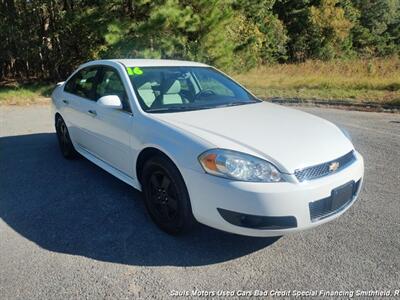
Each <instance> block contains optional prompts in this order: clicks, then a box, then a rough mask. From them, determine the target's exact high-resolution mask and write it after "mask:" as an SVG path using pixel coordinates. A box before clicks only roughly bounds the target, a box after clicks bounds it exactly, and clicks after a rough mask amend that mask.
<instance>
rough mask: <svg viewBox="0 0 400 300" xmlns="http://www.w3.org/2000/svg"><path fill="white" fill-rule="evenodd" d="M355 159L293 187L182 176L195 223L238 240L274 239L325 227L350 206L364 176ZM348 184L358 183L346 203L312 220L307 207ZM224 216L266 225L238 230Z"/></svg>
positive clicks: (290, 184) (190, 174)
mask: <svg viewBox="0 0 400 300" xmlns="http://www.w3.org/2000/svg"><path fill="white" fill-rule="evenodd" d="M356 158H357V159H356V161H355V162H354V163H353V164H351V165H350V166H348V167H347V168H345V169H343V170H341V171H339V172H337V173H335V174H332V175H329V176H326V177H322V178H319V179H315V180H312V181H308V182H302V183H299V182H296V181H297V180H296V179H295V177H294V176H293V177H292V180H291V181H292V182H282V183H257V182H241V181H232V180H228V179H225V178H219V177H216V176H211V175H209V174H205V173H204V172H199V171H195V170H189V169H184V170H182V173H183V177H184V178H185V182H186V185H187V188H188V191H189V195H190V199H191V204H192V210H193V215H194V217H195V218H196V220H197V221H199V222H200V223H203V224H205V225H208V226H210V227H214V228H217V229H220V230H224V231H227V232H231V233H236V234H241V235H248V236H280V235H284V234H287V233H290V232H294V231H298V230H304V229H308V228H312V227H315V226H318V225H320V224H323V223H326V222H329V221H331V220H333V219H335V218H337V217H338V216H340V215H341V214H343V213H344V212H345V211H346V210H347V209H348V208H349V207H350V206H351V205H352V204H353V203H354V201H355V200H356V198H357V196H358V194H359V191H360V190H361V186H362V179H363V175H364V162H363V158H362V156H361V155H360V154H359V153H357V152H356ZM290 176H292V175H290ZM351 181H354V182H355V183H358V186H357V189H356V190H355V191H354V197H353V198H352V200H351V201H350V202H349V203H346V205H345V206H343V207H340V209H338V210H335V213H333V214H331V215H329V216H327V217H324V218H322V219H318V220H316V219H315V218H314V219H312V216H311V215H310V203H315V202H316V201H318V200H321V199H326V198H329V197H330V196H331V192H332V190H334V189H335V188H337V187H339V186H342V185H344V184H346V183H348V182H351ZM221 211H222V213H221ZM224 212H228V214H229V212H233V213H237V214H239V215H242V216H243V215H244V216H246V215H249V216H256V217H258V220H259V221H260V222H261V223H260V224H266V226H264V228H263V226H258V227H257V226H253V228H252V226H243V224H239V223H237V222H236V223H235V222H232V220H230V219H229V218H228V219H227V218H226V215H225V216H224ZM262 217H266V218H262ZM291 217H294V218H295V226H293V224H294V223H293V219H292V220H291V221H290V220H289V219H290V218H291ZM235 218H237V217H236V216H234V220H235ZM288 218H289V219H288ZM274 220H275V221H283V224H284V225H285V226H283V227H282V226H274V225H276V224H274V223H273V221H274ZM251 222H252V221H250V224H252V223H251ZM263 222H264V223H263ZM271 222H272V223H271ZM287 222H289V223H287ZM288 224H289V225H288ZM244 225H246V223H244ZM268 225H272V226H268ZM265 228H267V229H265ZM271 228H272V229H271Z"/></svg>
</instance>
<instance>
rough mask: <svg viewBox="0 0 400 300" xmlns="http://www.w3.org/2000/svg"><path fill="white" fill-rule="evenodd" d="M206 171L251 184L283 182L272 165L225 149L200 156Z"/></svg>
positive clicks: (213, 150)
mask: <svg viewBox="0 0 400 300" xmlns="http://www.w3.org/2000/svg"><path fill="white" fill-rule="evenodd" d="M199 161H200V164H201V165H202V167H203V169H204V171H206V172H207V173H208V174H212V175H215V176H220V177H225V178H230V179H235V180H241V181H251V182H279V181H283V179H282V177H281V173H280V172H279V171H278V169H277V168H275V166H273V165H272V164H271V163H269V162H267V161H265V160H263V159H260V158H257V157H254V156H252V155H248V154H244V153H241V152H236V151H232V150H224V149H212V150H208V151H206V152H204V153H203V154H201V155H200V156H199Z"/></svg>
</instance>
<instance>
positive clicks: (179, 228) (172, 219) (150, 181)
mask: <svg viewBox="0 0 400 300" xmlns="http://www.w3.org/2000/svg"><path fill="white" fill-rule="evenodd" d="M142 183H143V192H144V196H145V205H146V208H147V211H148V213H149V215H150V217H151V219H152V220H153V221H154V223H156V225H157V226H158V227H159V228H161V229H162V230H163V231H165V232H167V233H169V234H172V235H178V234H181V233H185V232H188V231H190V229H191V228H192V227H193V225H194V223H195V219H194V217H193V214H192V207H191V205H190V199H189V194H188V191H187V188H186V185H185V182H184V181H183V178H182V176H181V174H180V172H179V170H178V169H177V167H176V166H175V165H174V164H173V163H172V162H171V161H170V160H169V159H168V158H166V157H163V156H156V157H153V158H151V159H150V160H148V161H147V162H146V163H145V165H144V168H143V176H142Z"/></svg>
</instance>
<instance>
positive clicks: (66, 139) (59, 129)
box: [56, 116, 77, 159]
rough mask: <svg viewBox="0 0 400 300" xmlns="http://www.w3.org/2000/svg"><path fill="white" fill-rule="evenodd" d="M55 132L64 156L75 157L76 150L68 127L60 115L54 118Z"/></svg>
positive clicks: (67, 157)
mask: <svg viewBox="0 0 400 300" xmlns="http://www.w3.org/2000/svg"><path fill="white" fill-rule="evenodd" d="M56 133H57V139H58V144H59V146H60V150H61V153H62V155H63V156H64V158H66V159H73V158H75V157H76V156H77V152H76V150H75V148H74V145H73V144H72V141H71V138H70V136H69V132H68V127H67V125H66V124H65V122H64V120H63V118H61V117H60V116H59V117H58V118H57V119H56Z"/></svg>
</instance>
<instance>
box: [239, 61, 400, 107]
mask: <svg viewBox="0 0 400 300" xmlns="http://www.w3.org/2000/svg"><path fill="white" fill-rule="evenodd" d="M233 77H234V78H235V79H236V80H238V81H239V82H240V83H242V84H243V85H244V86H246V87H247V88H249V89H250V90H251V91H252V92H253V93H254V94H255V95H257V96H258V97H261V98H263V99H268V98H274V97H280V98H300V99H318V100H326V101H329V100H351V101H355V102H375V103H382V104H397V105H400V59H399V58H398V57H392V58H387V59H371V60H351V61H346V60H338V61H330V62H321V61H307V62H304V63H300V64H280V65H271V66H262V67H259V68H256V69H253V70H250V71H248V72H246V73H243V74H233Z"/></svg>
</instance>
